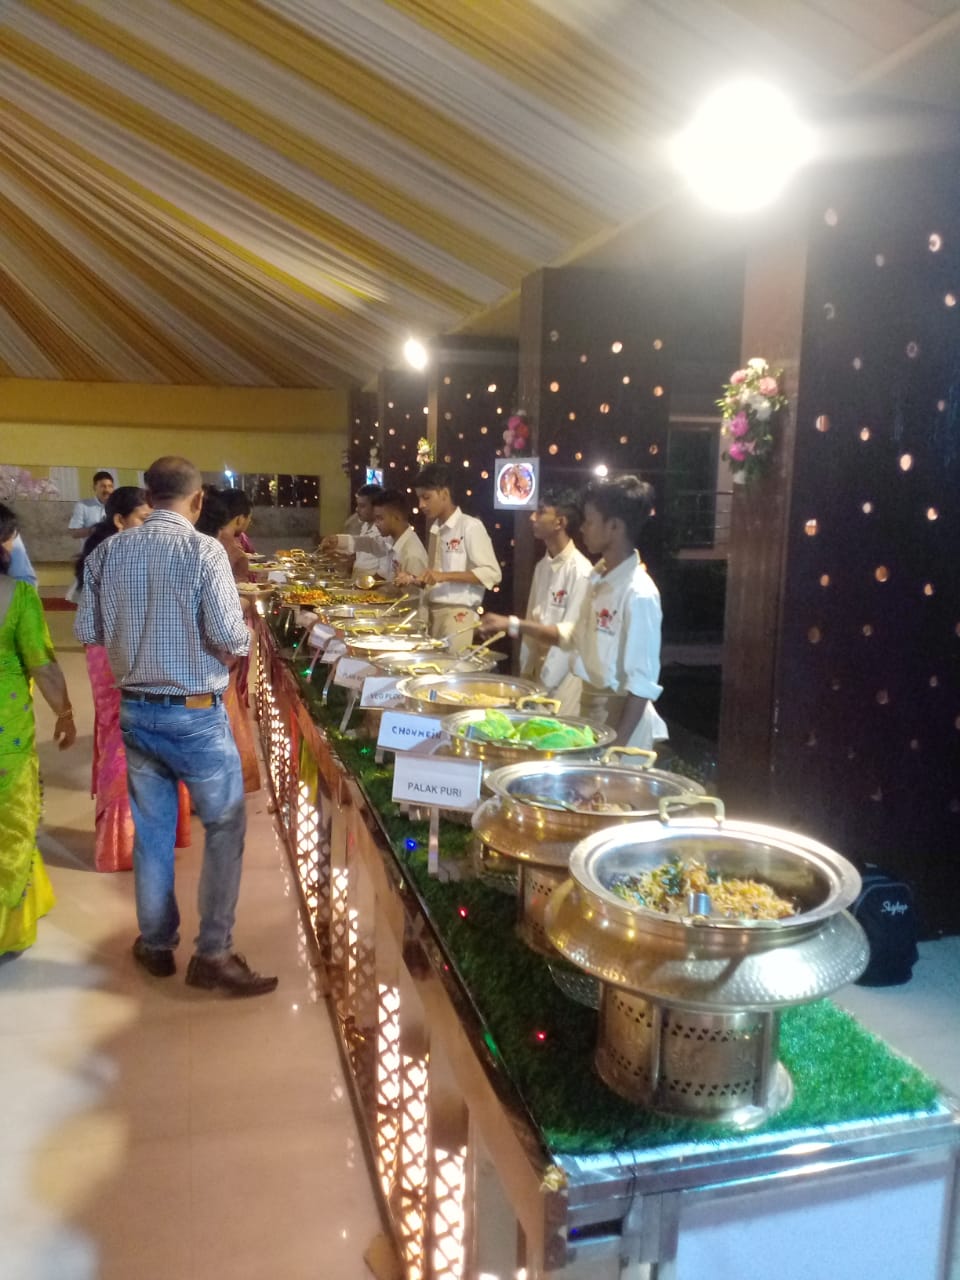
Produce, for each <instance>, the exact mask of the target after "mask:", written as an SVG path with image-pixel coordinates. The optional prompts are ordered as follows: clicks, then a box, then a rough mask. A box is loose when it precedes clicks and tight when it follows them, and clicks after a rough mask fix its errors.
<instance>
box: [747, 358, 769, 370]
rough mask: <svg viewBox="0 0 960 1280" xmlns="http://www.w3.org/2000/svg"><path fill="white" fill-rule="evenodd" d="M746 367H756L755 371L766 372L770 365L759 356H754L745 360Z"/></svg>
mask: <svg viewBox="0 0 960 1280" xmlns="http://www.w3.org/2000/svg"><path fill="white" fill-rule="evenodd" d="M747 368H748V369H756V371H757V373H766V372H767V370H768V369H769V368H770V366H769V365H768V364H767V362H766V360H762V359H761V358H760V356H754V357H753V359H752V360H748V361H747Z"/></svg>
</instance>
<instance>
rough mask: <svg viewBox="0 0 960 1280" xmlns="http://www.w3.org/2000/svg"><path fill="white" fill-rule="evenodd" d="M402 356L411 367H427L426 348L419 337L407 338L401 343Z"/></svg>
mask: <svg viewBox="0 0 960 1280" xmlns="http://www.w3.org/2000/svg"><path fill="white" fill-rule="evenodd" d="M403 358H404V360H406V362H407V364H408V365H409V366H410V368H411V369H425V368H426V367H427V348H426V347H425V346H424V345H423V343H422V342H421V341H420V339H419V338H408V339H407V340H406V342H405V343H404V344H403Z"/></svg>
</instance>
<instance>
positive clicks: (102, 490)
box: [67, 471, 113, 541]
mask: <svg viewBox="0 0 960 1280" xmlns="http://www.w3.org/2000/svg"><path fill="white" fill-rule="evenodd" d="M111 493H113V476H112V475H111V474H110V472H109V471H98V472H97V473H96V475H95V476H94V477H93V497H92V498H83V499H82V500H81V501H80V502H77V503H74V507H73V512H72V513H71V516H70V523H69V525H68V526H67V528H68V529H69V530H70V537H71V538H77V539H78V540H80V541H83V540H84V539H86V538H89V537H90V535H91V533H93V531H94V529H95V528H96V527H97V525H98V524H99V523H100V521H101V520H102V519H103V515H104V507H103V504H104V503H105V502H106V500H107V499H108V498H109V497H110V495H111Z"/></svg>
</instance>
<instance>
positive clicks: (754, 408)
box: [750, 396, 773, 422]
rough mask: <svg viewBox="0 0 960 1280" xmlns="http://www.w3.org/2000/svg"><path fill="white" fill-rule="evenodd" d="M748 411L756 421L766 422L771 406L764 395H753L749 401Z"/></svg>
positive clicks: (771, 410)
mask: <svg viewBox="0 0 960 1280" xmlns="http://www.w3.org/2000/svg"><path fill="white" fill-rule="evenodd" d="M750 411H751V413H752V414H753V416H754V417H755V418H756V420H757V421H758V422H766V420H767V419H768V418H769V417H770V414H771V413H772V412H773V408H772V406H771V404H770V401H769V400H768V399H767V397H766V396H754V398H753V400H752V401H751V403H750Z"/></svg>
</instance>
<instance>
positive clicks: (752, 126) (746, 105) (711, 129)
mask: <svg viewBox="0 0 960 1280" xmlns="http://www.w3.org/2000/svg"><path fill="white" fill-rule="evenodd" d="M731 138H749V140H750V149H751V151H752V153H753V154H754V155H762V156H764V157H765V161H764V166H763V172H762V174H757V175H755V176H752V177H748V178H741V179H740V180H739V181H735V182H732V181H731V179H730V139H731ZM816 149H817V148H816V137H815V134H814V131H813V130H812V129H811V127H810V126H809V125H808V124H806V122H805V121H803V120H802V119H801V118H800V116H799V115H798V114H797V112H796V110H795V108H794V106H793V104H792V103H791V101H790V99H789V98H788V97H787V96H786V94H785V93H783V92H782V90H780V89H778V88H777V87H776V85H773V84H770V83H768V82H767V81H764V80H760V79H743V80H735V81H733V82H731V83H730V84H726V85H723V86H722V87H721V88H719V89H717V90H716V91H715V92H714V93H712V94H710V95H709V97H707V98H706V99H705V100H704V102H703V103H702V105H701V106H700V108H699V110H698V111H697V112H696V113H695V115H694V117H693V119H692V120H691V121H690V124H689V125H688V126H687V128H686V129H684V130H683V132H682V133H680V134H679V135H678V136H677V137H676V138H675V139H674V141H673V143H672V145H671V148H670V151H671V159H672V161H673V165H674V167H675V168H676V169H677V171H678V172H679V173H680V174H682V176H683V177H684V178H685V180H686V181H687V183H688V185H689V186H690V187H691V189H692V190H693V191H694V193H695V194H696V195H697V196H698V198H699V199H700V200H702V201H703V202H704V203H705V204H708V205H710V206H711V207H712V208H714V209H719V210H720V211H721V212H724V213H734V214H736V213H749V212H751V211H753V210H754V209H761V208H763V207H764V205H768V204H771V203H772V202H773V201H774V200H775V199H776V198H777V196H778V195H779V194H780V193H781V191H783V189H784V187H785V186H786V185H787V183H788V182H789V181H790V179H791V177H792V176H793V174H794V173H795V172H796V171H797V169H799V168H801V167H802V166H803V165H805V164H806V163H807V162H808V161H809V160H810V159H811V158H812V157H813V156H814V154H815V153H816ZM767 161H769V163H767Z"/></svg>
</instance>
